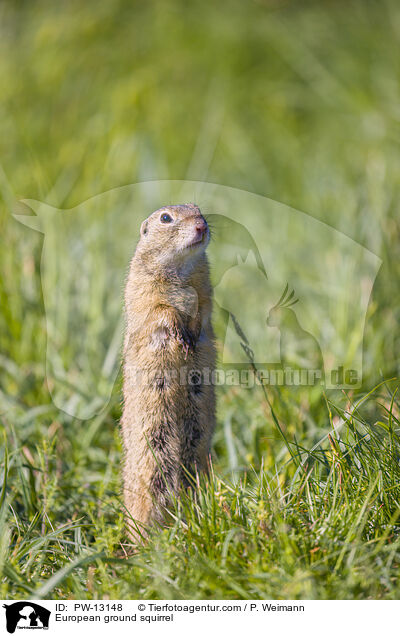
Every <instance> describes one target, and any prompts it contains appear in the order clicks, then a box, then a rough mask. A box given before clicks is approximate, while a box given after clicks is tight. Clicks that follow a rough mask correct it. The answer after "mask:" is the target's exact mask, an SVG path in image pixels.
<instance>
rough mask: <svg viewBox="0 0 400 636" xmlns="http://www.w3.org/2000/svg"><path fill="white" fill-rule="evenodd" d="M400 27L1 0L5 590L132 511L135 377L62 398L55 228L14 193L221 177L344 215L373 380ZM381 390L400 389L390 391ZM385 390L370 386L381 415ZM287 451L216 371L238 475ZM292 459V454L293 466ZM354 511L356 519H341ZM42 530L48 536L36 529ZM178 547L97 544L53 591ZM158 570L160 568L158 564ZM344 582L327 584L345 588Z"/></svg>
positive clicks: (380, 345)
mask: <svg viewBox="0 0 400 636" xmlns="http://www.w3.org/2000/svg"><path fill="white" fill-rule="evenodd" d="M399 38H400V6H399V4H398V3H397V2H395V0H386V1H383V2H377V1H372V0H353V1H350V2H348V1H347V2H341V1H339V0H337V1H333V0H332V1H328V0H325V1H323V2H311V1H310V2H294V1H293V2H290V1H287V2H278V1H271V2H269V1H268V0H264V1H263V0H258V1H250V0H248V1H238V0H237V1H235V0H229V1H227V2H224V3H213V2H212V1H211V0H206V1H202V2H200V1H194V2H191V3H187V2H184V1H183V0H181V1H180V0H173V1H167V2H161V1H160V2H154V1H149V2H146V3H141V2H128V1H127V0H103V1H102V2H94V1H93V0H89V1H88V2H85V3H81V2H78V1H74V0H72V1H70V2H68V3H61V2H51V1H50V0H37V1H36V0H35V1H31V2H25V1H22V0H19V1H14V2H11V1H10V0H3V2H2V3H1V5H0V88H1V93H0V94H1V101H0V196H1V200H0V236H1V250H0V412H1V413H2V423H3V427H4V430H5V431H6V436H7V447H8V452H9V459H10V463H9V465H10V472H9V480H8V483H7V488H5V487H4V489H3V491H4V496H5V497H6V496H7V497H9V498H10V499H9V500H10V501H12V502H13V507H14V508H13V509H14V513H15V515H14V516H13V515H11V514H9V511H8V512H3V513H2V515H3V516H2V517H1V522H2V523H4V524H5V526H4V527H6V528H8V530H7V531H6V530H5V531H4V533H3V535H2V537H3V538H2V543H1V545H0V566H1V567H3V566H4V568H6V569H4V572H5V575H6V578H4V579H2V580H3V583H2V585H3V588H2V590H3V595H8V594H11V593H15V590H17V591H18V592H19V593H21V594H22V593H23V592H24V590H25V592H26V593H27V594H32V590H36V589H39V588H40V586H41V585H45V583H43V582H44V581H46V580H48V579H49V578H50V577H52V576H55V574H57V572H59V571H61V569H62V568H64V567H67V568H68V567H69V564H70V563H71V560H72V559H73V558H75V557H76V558H78V557H79V555H81V552H82V554H83V557H84V558H86V555H87V553H88V552H87V551H88V550H89V548H90V549H95V548H96V549H97V548H99V550H100V549H101V550H102V549H105V550H106V552H107V554H109V553H110V552H112V551H113V550H114V549H117V547H118V545H119V541H120V534H118V533H121V532H122V529H121V528H122V521H121V513H120V510H119V508H118V504H117V503H116V502H117V499H116V496H117V495H118V493H119V488H120V481H119V465H120V457H121V449H120V442H119V436H118V420H119V417H120V385H119V383H117V385H116V387H115V391H114V394H113V399H112V401H111V403H110V405H109V407H108V408H107V409H106V411H105V412H103V413H102V414H101V415H100V416H97V417H96V418H93V420H91V421H89V422H84V423H82V422H81V421H80V420H76V419H73V418H70V417H68V416H66V415H65V414H63V413H62V412H59V411H58V410H57V409H56V408H55V406H54V405H53V404H52V402H51V399H50V395H49V390H48V387H47V385H46V378H45V361H46V360H45V356H46V325H45V315H44V307H43V297H42V290H41V281H40V259H41V249H42V244H43V239H42V236H41V235H40V234H38V233H34V232H32V231H30V230H29V229H28V228H26V227H23V226H22V225H20V224H18V223H17V222H16V221H15V220H14V219H13V218H12V216H11V214H10V212H11V211H12V210H17V211H18V205H17V203H16V202H17V201H18V200H19V199H24V198H31V199H37V200H40V201H44V202H46V203H48V204H50V205H52V206H54V207H57V208H64V207H65V208H71V207H74V206H76V205H78V204H80V203H81V202H82V201H84V200H86V199H89V198H90V197H92V196H94V195H96V194H98V193H100V192H104V191H106V190H109V189H112V188H115V187H118V186H122V185H126V184H131V183H134V182H137V181H143V180H147V179H191V180H205V181H209V182H215V183H219V184H223V185H228V186H232V187H235V188H241V189H243V190H248V191H251V192H254V193H257V194H261V195H264V196H267V197H269V198H271V199H275V200H277V201H281V202H284V203H286V204H288V205H290V206H293V207H294V208H297V209H299V210H302V211H305V212H307V213H308V214H310V215H312V216H314V217H315V218H316V219H319V220H322V221H324V222H326V223H328V224H330V225H332V226H333V227H335V228H336V229H338V230H340V231H341V232H343V233H344V234H346V235H347V236H349V237H351V238H353V239H354V240H355V241H357V242H358V243H360V244H361V245H363V246H365V247H367V248H368V249H370V250H371V251H372V252H374V253H375V254H377V255H378V256H380V258H382V260H383V266H382V268H381V270H380V272H379V275H378V278H377V281H376V284H375V286H374V290H373V294H372V297H371V300H370V304H369V311H368V320H367V324H366V331H365V339H364V372H365V384H364V389H368V388H371V387H372V386H373V385H375V384H377V383H378V382H379V381H380V380H381V379H382V378H383V377H385V378H390V377H393V376H395V375H397V374H398V372H399V354H400V346H399V343H400V339H399V329H398V325H399V317H400V291H399V268H400V265H399V263H400V243H399V235H400V220H399V219H400V216H399V202H398V196H399V190H400V180H399V174H400V154H399V144H400V99H399V98H400V68H399V59H400V46H399ZM294 238H295V237H294ZM78 265H79V264H78V263H77V266H78ZM273 399H274V404H275V407H276V409H277V411H278V412H279V415H280V417H281V418H282V420H283V421H284V422H285V427H286V429H285V430H286V432H287V434H288V435H293V434H294V433H296V436H297V437H298V439H300V440H301V442H302V443H303V444H304V445H306V446H307V444H309V445H311V444H312V443H314V442H315V440H316V439H319V436H320V431H321V430H323V431H326V430H328V429H327V427H328V428H329V425H330V420H329V417H328V411H327V408H326V404H325V402H324V400H323V398H322V396H321V395H320V394H319V393H318V394H315V393H314V392H311V391H309V390H304V391H295V392H293V391H290V390H289V389H284V390H283V391H282V392H281V394H280V395H277V394H274V395H273ZM334 399H335V400H338V402H340V403H341V404H342V405H345V404H346V403H347V397H346V396H341V395H337V396H334ZM384 400H386V401H385V404H389V405H390V401H391V397H390V395H389V397H387V396H385V398H384ZM387 400H389V401H388V402H387ZM377 408H378V407H377V405H376V404H375V403H374V404H373V405H372V406H370V407H368V413H372V415H371V417H372V419H376V416H375V412H376V409H377ZM5 456H6V454H5V451H4V457H5ZM287 457H288V455H287V449H286V448H285V447H284V446H282V442H281V439H280V437H279V435H278V433H277V431H276V429H275V428H274V425H273V421H272V419H271V417H270V415H269V412H268V410H267V409H266V406H265V404H264V403H263V401H262V400H261V398H260V395H259V394H258V393H257V391H256V390H254V391H252V390H249V391H238V390H237V389H226V390H223V389H221V392H220V395H219V426H218V430H217V432H216V436H215V446H214V458H215V462H216V470H217V471H218V472H219V474H221V475H231V472H232V470H233V471H234V474H235V475H236V476H237V474H243V472H246V470H247V469H248V468H249V467H250V466H254V467H255V468H256V470H258V469H259V468H260V466H261V465H262V464H264V466H265V468H266V469H267V470H270V471H272V474H274V473H275V471H276V470H278V468H279V470H280V469H281V468H282V467H283V468H282V470H284V471H285V470H286V468H285V466H286V464H285V461H286V460H287ZM3 464H4V459H3ZM3 472H4V474H6V473H7V471H6V470H5V471H3ZM250 472H251V470H250ZM293 476H294V470H292V469H291V468H290V469H288V471H287V473H285V472H284V473H283V476H282V478H281V479H280V478H279V479H278V483H279V484H280V483H281V482H282V483H286V482H287V480H291V479H292V478H293ZM235 478H236V477H235ZM4 483H5V481H4ZM221 492H222V491H221ZM221 496H222V495H221ZM4 501H6V499H5V498H4ZM1 503H3V500H2V502H1ZM263 505H264V504H263ZM250 508H251V507H250ZM257 510H258V512H257V515H259V514H261V513H260V510H259V509H257ZM392 513H393V510H392V509H391V511H390V514H389V513H388V514H389V517H390V515H391V514H392ZM82 516H83V518H84V522H82V523H83V525H82V524H81V525H79V524H78V522H77V520H78V519H81V518H82ZM261 516H262V515H261ZM257 518H259V517H257ZM260 518H261V517H260ZM16 519H17V521H16ZM62 524H67V526H66V532H67V534H66V536H67V539H65V541H66V543H65V544H63V543H59V544H58V543H57V546H56V547H55V548H51V549H50V548H48V550H47V548H46V550H47V552H48V554H47V552H46V550H44V548H43V546H44V545H46V546H53V541H55V539H54V536H53V535H52V534H51V533H52V532H54V531H55V528H57V527H59V526H61V525H62ZM68 524H70V525H68ZM71 524H72V525H71ZM74 524H75V525H74ZM85 524H86V525H85ZM82 528H83V529H82ZM93 528H94V529H93ZM385 528H386V526H385ZM282 532H286V531H285V530H282ZM343 532H344V534H345V535H346V536H347V534H346V533H347V530H346V526H345V524H344V528H343ZM57 536H58V535H57ZM83 536H84V538H82V537H83ZM46 537H47V538H46ZM35 541H36V543H34V545H35V546H36V548H34V547H32V546H33V544H31V543H29V542H35ZM37 541H39V542H40V541H42V543H39V544H37ZM68 542H69V543H68ZM167 544H168V542H166V543H165V545H164V544H163V545H164V547H165V549H167V548H166V546H167ZM38 545H39V547H37V546H38ZM19 546H25V547H21V550H22V553H20V552H18V550H19V549H20V548H19ZM116 546H117V547H116ZM286 549H287V550H289V548H288V547H287V546H286V547H285V550H286ZM35 550H36V551H35ZM85 550H86V551H85ZM21 554H22V556H21ZM162 554H163V552H162V549H161V548H160V552H159V555H161V556H159V557H157V558H159V560H160V563H161V564H160V563H158V565H157V567H155V565H154V564H153V566H152V567H153V570H151V568H150V566H149V565H148V563H149V561H148V559H149V558H150V557H149V556H148V555H145V556H144V557H143V562H141V565H140V568H141V569H140V568H139V570H138V572H140V573H134V574H132V573H131V577H132V578H131V579H129V577H128V579H125V583H124V584H123V585H122V584H121V585H120V584H119V581H120V579H121V577H122V578H123V576H124V575H122V574H121V573H117V574H115V572H114V571H111V573H110V572H109V571H108V570H107V574H105V568H106V566H105V565H104V564H102V563H100V565H98V564H97V565H96V567H98V570H96V571H95V574H93V572H92V574H90V572H91V571H90V570H89V573H88V570H87V569H82V568H81V569H79V568H78V570H77V572H78V574H74V573H72V574H71V572H73V568H72V569H71V570H67V571H66V572H63V573H62V575H60V577H59V579H56V580H53V579H52V583H51V585H49V586H48V587H47V588H46V587H44V588H41V589H42V592H41V594H42V596H46V595H47V594H51V593H52V592H53V591H54V589H57V590H58V591H57V593H58V594H59V595H64V596H66V597H68V596H73V595H75V596H76V597H79V596H81V597H82V596H83V595H84V594H88V595H89V596H90V595H93V596H96V595H97V596H102V595H104V594H108V595H111V596H116V597H118V596H120V597H122V596H124V595H125V596H127V597H129V594H131V595H132V596H134V595H135V593H136V594H137V593H139V591H140V590H142V592H143V590H145V591H144V592H143V594H144V595H149V596H151V595H153V596H157V595H158V596H160V595H161V594H165V595H170V596H171V595H174V594H175V593H176V594H177V595H178V596H179V594H178V592H176V589H175V588H174V586H173V585H172V584H171V585H170V584H169V583H168V581H167V579H166V578H165V577H166V576H167V574H166V573H165V572H166V571H167V570H168V568H169V566H168V565H166V564H168V563H169V562H170V561H171V559H172V557H171V555H170V554H169V555H168V558H167V557H166V558H165V560H164V561H162ZM77 555H78V556H77ZM224 558H225V562H224V563H225V565H224V567H225V566H226V554H225V557H224ZM243 558H244V557H243ZM146 559H147V560H146ZM168 559H169V560H170V561H168ZM7 562H9V563H8V565H7V566H6V563H7ZM96 563H97V562H96ZM146 564H147V565H146ZM290 564H291V565H290V567H289V566H288V569H287V578H286V579H285V576H286V574H285V573H284V572H281V573H280V575H279V576H281V578H279V576H278V574H276V576H278V579H277V581H278V583H279V582H280V581H283V580H286V583H285V585H287V587H286V588H285V590H286V591H285V592H282V594H283V595H286V596H287V597H289V598H290V596H293V597H294V596H296V595H300V596H301V595H302V594H303V595H304V594H308V595H309V596H311V597H312V596H317V595H318V594H319V593H320V592H319V591H318V590H320V589H322V588H321V585H322V586H323V583H321V580H322V581H324V580H325V579H324V578H323V577H324V576H325V575H324V574H322V575H321V576H322V579H321V580H319V581H318V580H317V582H315V586H314V583H309V584H308V583H307V585H308V587H307V585H303V583H298V582H296V581H297V579H296V576H295V575H294V574H293V572H297V571H298V569H297V565H296V566H293V563H292V561H290ZM79 567H80V566H79ZM82 567H83V566H82ZM107 567H108V566H107ZM146 567H148V568H150V569H149V570H146ZM171 567H172V569H173V566H171ZM210 567H211V566H210ZM218 567H219V566H218ZM226 567H228V566H226ZM301 567H302V566H299V568H300V570H301ZM321 567H322V566H321ZM374 567H375V566H374V565H371V573H372V574H371V579H368V577H366V575H365V572H364V574H363V575H362V576H361V575H360V578H359V579H357V580H356V581H355V582H354V580H353V579H351V582H349V588H348V589H349V590H350V591H349V592H348V594H349V596H351V595H353V596H355V597H356V596H357V595H359V596H360V597H363V595H364V596H365V595H368V594H376V595H377V594H378V592H377V591H376V590H377V589H378V588H376V589H375V588H374V585H375V582H376V580H377V579H374V576H373V569H374ZM7 568H8V569H7ZM102 568H104V571H103V570H102ZM110 568H111V569H112V566H109V569H110ZM154 568H155V569H154ZM157 568H158V569H157ZM163 568H164V569H163ZM165 568H167V569H166V570H165ZM260 568H261V570H262V567H261V566H260ZM293 568H294V569H293ZM154 571H156V572H158V575H157V576H159V579H157V580H158V581H159V583H154V585H153V583H149V580H150V579H151V577H154V576H155V575H154ZM161 571H162V572H164V574H163V575H162V576H161V575H160V572H161ZM168 571H169V570H168ZM289 571H290V575H289ZM323 571H324V570H323V567H322V570H321V572H323ZM135 572H136V571H135ZM146 572H147V574H146ZM149 572H150V574H149ZM151 572H152V574H151ZM214 574H215V573H214ZM169 575H171V577H172V579H173V578H174V577H173V575H172V574H171V572H169V574H168V576H169ZM96 576H97V577H98V578H96ZM127 576H128V575H127ZM207 576H209V577H210V581H211V580H212V568H211V569H210V570H209V571H208V574H204V573H203V579H201V580H202V581H203V582H204V581H206V583H204V586H203V587H202V586H201V585H200V587H199V590H200V591H199V592H198V594H199V596H201V595H203V596H212V595H213V594H215V595H216V597H218V595H219V596H221V595H228V596H229V594H235V595H239V596H240V595H242V596H245V595H246V593H247V594H248V595H250V596H251V595H254V596H257V594H258V595H259V596H261V597H262V596H263V594H268V593H270V594H273V593H274V590H276V589H279V585H278V583H276V580H275V579H274V581H275V583H274V585H275V584H276V585H278V587H277V588H274V587H273V586H272V587H271V588H265V587H261V588H260V589H261V592H254V590H253V592H251V591H247V592H246V591H245V592H244V593H242V592H240V593H239V592H238V591H237V589H235V588H234V587H229V585H228V583H227V582H226V580H225V584H224V585H226V587H224V585H223V584H221V587H218V586H217V587H213V584H212V583H209V582H207V581H208V579H207ZM245 576H247V577H248V576H249V573H248V572H247V574H246V575H245ZM293 576H294V579H293V580H294V581H295V582H294V583H293V585H291V583H290V581H291V580H292V578H291V577H293ZM299 576H300V579H299V580H301V581H302V580H303V579H302V575H299ZM351 576H353V574H351ZM351 576H350V574H349V577H350V578H351ZM74 577H75V578H74ZM90 577H92V578H90ZM93 577H94V578H93ZM149 577H150V579H149ZM101 578H102V579H103V582H101V581H100V579H101ZM156 578H157V577H156ZM317 578H318V577H317ZM389 579H390V577H389ZM389 579H388V580H389ZM349 580H350V579H349ZM61 581H63V584H62V585H63V586H64V587H62V586H61V587H59V588H57V585H61ZM88 581H89V582H88ZM127 581H128V582H127ZM362 581H367V582H366V583H365V586H366V587H365V588H363V585H364V583H362ZM369 584H370V588H368V585H369ZM376 584H377V585H378V583H376ZM263 585H264V584H263ZM335 585H336V583H332V588H329V589H327V590H326V591H325V592H324V591H323V592H321V594H322V595H324V594H325V595H326V596H328V597H329V596H330V595H331V596H332V595H335V594H336V595H340V593H341V592H340V584H339V582H338V583H337V587H335ZM379 585H381V583H379ZM379 585H378V587H379ZM24 586H25V587H24ZM352 586H353V587H352ZM388 586H389V584H388ZM178 587H179V586H178ZM367 588H368V589H367ZM389 588H390V586H389V587H388V589H389ZM179 589H180V588H179ZM182 589H183V588H182ZM196 589H197V588H196ZM196 589H195V588H190V593H191V594H193V595H194V594H195V593H196V594H197V592H196ZM245 589H247V588H245ZM266 589H267V590H269V591H266ZM379 589H380V588H379ZM174 590H175V591H174ZM366 590H367V591H366ZM368 590H369V591H368ZM371 590H372V591H371ZM374 590H375V591H374ZM53 593H54V592H53ZM189 597H190V596H189Z"/></svg>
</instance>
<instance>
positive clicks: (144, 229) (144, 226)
mask: <svg viewBox="0 0 400 636" xmlns="http://www.w3.org/2000/svg"><path fill="white" fill-rule="evenodd" d="M148 224H149V222H148V220H147V219H146V220H145V221H143V223H142V225H141V226H140V235H141V236H144V235H145V234H147V226H148Z"/></svg>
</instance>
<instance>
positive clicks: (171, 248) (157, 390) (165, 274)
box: [121, 204, 215, 535]
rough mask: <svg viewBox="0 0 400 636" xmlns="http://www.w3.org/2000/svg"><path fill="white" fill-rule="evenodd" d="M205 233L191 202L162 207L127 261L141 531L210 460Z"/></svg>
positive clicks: (128, 468)
mask: <svg viewBox="0 0 400 636" xmlns="http://www.w3.org/2000/svg"><path fill="white" fill-rule="evenodd" d="M209 240H210V232H209V228H208V225H207V222H206V220H205V219H204V217H203V216H202V214H201V212H200V209H199V208H198V207H197V206H196V205H194V204H185V205H171V206H167V207H165V208H162V209H160V210H157V211H156V212H153V214H151V215H150V216H149V217H148V218H147V219H146V220H145V221H143V223H142V225H141V228H140V240H139V242H138V245H137V247H136V251H135V254H134V256H133V258H132V261H131V264H130V270H129V275H128V279H127V283H126V288H125V315H126V332H125V342H124V365H123V370H124V380H123V397H124V408H123V414H122V422H121V425H122V435H123V442H124V448H125V462H124V500H125V507H126V510H127V521H128V527H129V528H130V530H131V532H132V534H133V535H134V534H135V527H136V524H137V527H138V528H139V529H140V530H141V531H142V527H143V526H148V525H149V524H151V523H152V522H154V521H161V520H162V519H163V517H164V514H165V509H166V507H167V506H168V503H169V501H170V494H171V493H174V494H177V493H178V491H179V488H180V486H181V484H183V485H187V484H188V482H189V481H190V478H189V479H188V473H191V474H193V471H194V470H196V469H198V470H204V469H207V464H208V456H209V452H210V442H211V436H212V433H213V429H214V425H215V395H214V387H213V386H212V384H211V382H210V381H209V378H210V376H211V374H212V372H213V370H214V366H215V347H214V334H213V330H212V326H211V310H212V289H211V284H210V276H209V267H208V262H207V257H206V254H205V250H206V247H207V245H208V243H209ZM132 520H135V522H136V524H135V523H134V522H133V521H132Z"/></svg>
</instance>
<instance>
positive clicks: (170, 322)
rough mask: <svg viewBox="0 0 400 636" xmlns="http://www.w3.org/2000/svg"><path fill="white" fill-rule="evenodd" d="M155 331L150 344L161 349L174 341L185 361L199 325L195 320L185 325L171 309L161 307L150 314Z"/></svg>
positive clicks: (192, 345)
mask: <svg viewBox="0 0 400 636" xmlns="http://www.w3.org/2000/svg"><path fill="white" fill-rule="evenodd" d="M152 323H153V324H154V325H155V329H154V331H153V332H152V342H153V344H154V345H155V347H156V348H160V349H163V348H165V347H166V346H167V343H168V341H169V340H175V341H176V342H178V343H179V345H180V346H182V348H183V352H184V355H185V360H186V358H187V356H188V354H189V351H191V350H193V349H194V347H195V345H196V341H197V338H198V333H197V332H198V331H200V327H201V325H200V324H198V323H199V321H198V320H196V319H191V320H190V322H189V323H188V324H185V323H184V322H183V321H182V319H181V317H180V316H179V314H178V313H177V312H176V311H175V310H174V308H173V307H169V306H166V305H161V306H159V307H157V308H156V310H155V311H154V312H153V314H152Z"/></svg>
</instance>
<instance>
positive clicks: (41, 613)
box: [3, 601, 51, 634]
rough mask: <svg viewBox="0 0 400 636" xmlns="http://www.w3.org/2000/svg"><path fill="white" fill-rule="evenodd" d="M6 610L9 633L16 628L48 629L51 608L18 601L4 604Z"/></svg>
mask: <svg viewBox="0 0 400 636" xmlns="http://www.w3.org/2000/svg"><path fill="white" fill-rule="evenodd" d="M3 607H4V608H5V610H6V628H7V631H8V633H9V634H14V632H15V630H16V629H48V628H49V619H50V614H51V612H50V610H48V609H46V608H45V607H42V606H41V605H38V604H37V603H32V602H31V601H18V602H16V603H12V604H11V605H3Z"/></svg>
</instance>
